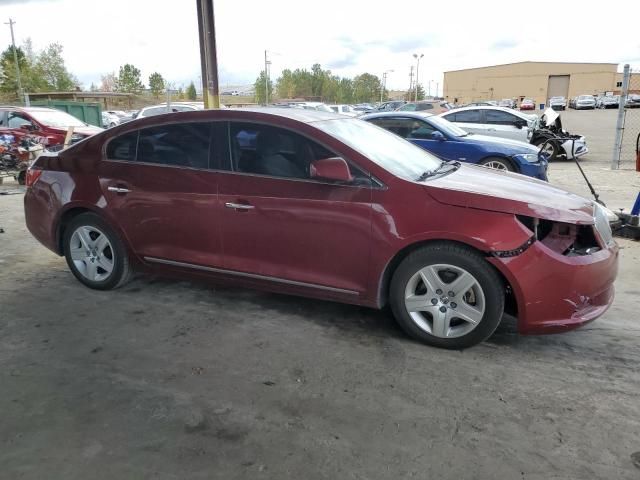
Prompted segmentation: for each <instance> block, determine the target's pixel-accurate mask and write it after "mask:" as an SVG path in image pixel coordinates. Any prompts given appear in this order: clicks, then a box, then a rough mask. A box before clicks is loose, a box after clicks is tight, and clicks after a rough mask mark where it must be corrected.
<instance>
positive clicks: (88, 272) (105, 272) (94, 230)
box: [63, 213, 131, 290]
mask: <svg viewBox="0 0 640 480" xmlns="http://www.w3.org/2000/svg"><path fill="white" fill-rule="evenodd" d="M63 242H64V254H65V258H66V260H67V265H69V268H70V269H71V272H72V273H73V274H74V276H75V277H76V278H77V279H78V280H80V282H82V283H83V284H85V285H86V286H87V287H90V288H95V289H98V290H109V289H112V288H117V287H119V286H121V285H124V283H126V282H127V281H128V279H129V277H130V275H131V267H130V265H129V259H128V256H127V252H126V249H125V248H124V245H123V244H122V242H121V241H120V239H119V238H118V236H117V235H116V233H115V232H114V231H113V230H112V229H111V227H109V225H107V224H106V222H104V221H103V220H102V219H101V218H100V217H99V216H98V215H96V214H94V213H83V214H81V215H78V216H77V217H75V218H74V219H73V220H72V221H71V223H70V224H69V225H68V226H67V227H66V229H65V234H64V239H63Z"/></svg>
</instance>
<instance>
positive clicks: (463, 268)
mask: <svg viewBox="0 0 640 480" xmlns="http://www.w3.org/2000/svg"><path fill="white" fill-rule="evenodd" d="M474 108H478V109H485V108H488V107H474ZM498 111H500V112H503V113H509V114H510V115H513V116H514V118H515V120H512V119H510V121H513V122H517V123H518V125H519V126H515V127H514V128H515V129H520V130H524V131H525V132H527V131H528V129H529V120H528V119H525V121H524V122H523V121H522V118H520V116H522V115H525V114H522V113H520V112H516V111H513V110H509V109H499V110H498ZM468 112H471V110H451V111H450V112H447V113H444V114H441V115H442V116H433V115H429V114H427V113H422V112H392V113H376V114H374V115H370V116H368V117H364V118H365V120H367V121H362V120H360V119H355V118H349V117H348V116H345V115H337V114H336V113H334V112H331V113H328V112H323V111H316V110H309V111H302V109H300V108H264V109H247V110H241V109H238V110H233V111H231V110H224V109H219V110H207V111H197V110H191V111H184V112H177V113H168V114H166V115H157V116H149V117H143V118H140V119H138V120H136V121H134V122H129V123H126V124H123V125H119V126H116V127H114V128H110V129H108V130H106V131H103V132H100V133H98V134H96V135H94V136H92V137H91V138H88V139H86V140H85V141H82V142H79V143H78V144H76V145H74V146H72V147H71V148H68V149H66V150H63V151H61V152H59V153H51V154H44V155H42V156H40V157H39V158H38V159H37V160H36V161H35V163H34V164H33V165H32V167H31V168H30V169H29V171H28V173H27V191H26V194H25V198H24V205H25V219H26V225H27V227H28V229H29V231H30V232H31V233H32V234H33V235H34V237H35V238H36V239H37V240H39V241H40V242H41V243H42V244H43V245H45V246H46V247H47V248H49V249H50V250H52V251H53V252H55V253H56V254H58V255H61V256H64V257H65V258H66V262H67V265H68V267H69V269H70V271H71V272H72V273H73V275H74V276H75V277H76V278H77V279H78V280H79V281H80V282H81V283H82V284H84V285H86V286H87V287H90V288H93V289H98V290H109V289H113V288H117V287H119V286H121V285H123V284H125V283H126V282H127V281H128V280H129V279H130V278H131V274H132V272H133V271H134V270H140V271H150V272H156V273H163V272H164V273H174V274H175V273H179V274H181V275H192V276H193V277H194V278H196V277H202V276H207V277H208V278H210V279H211V280H213V281H217V282H222V283H224V284H227V285H233V286H243V287H249V288H260V289H266V290H269V291H276V292H281V293H289V294H294V295H303V296H308V297H314V298H320V299H325V300H333V301H340V302H345V303H352V304H356V305H363V306H367V307H372V308H382V307H384V306H385V305H390V307H391V311H392V312H393V315H394V316H395V318H396V319H397V321H398V323H399V324H400V325H401V327H402V328H403V329H404V330H405V331H406V332H407V333H408V334H409V335H411V336H412V337H414V338H416V339H418V340H420V341H422V342H424V343H427V344H429V345H433V346H437V347H443V348H456V349H460V348H465V347H469V346H472V345H474V344H477V343H479V342H482V341H483V340H485V339H486V338H488V337H489V336H490V335H491V334H492V333H493V332H494V330H495V329H496V327H497V326H498V324H499V323H500V320H501V318H502V316H503V313H505V312H507V313H509V314H512V315H514V316H515V317H517V320H518V330H519V331H520V332H522V333H551V332H560V331H567V330H570V329H573V328H576V327H579V326H581V325H583V324H585V323H587V322H590V321H592V320H594V319H596V318H597V317H599V316H600V315H602V314H603V313H604V312H605V311H606V310H607V309H608V307H609V306H610V305H611V303H612V301H613V295H614V287H613V283H614V280H615V277H616V273H617V265H618V246H617V245H616V243H615V241H614V240H613V238H612V234H611V229H610V227H609V216H610V215H611V213H610V212H609V211H607V210H606V209H605V208H604V207H602V206H600V205H599V204H597V203H594V202H593V201H590V200H586V199H584V198H581V197H579V196H577V195H574V194H571V193H569V192H566V191H564V190H562V189H559V188H556V187H553V186H551V185H549V184H547V183H546V182H542V181H539V180H535V179H532V178H527V177H525V176H523V175H517V174H515V173H511V172H508V171H506V170H507V169H506V168H504V169H502V171H499V170H496V169H491V168H484V167H478V166H475V165H468V164H466V163H463V162H462V161H461V159H462V160H464V161H466V160H467V159H471V158H476V159H477V158H480V156H481V155H484V154H485V153H486V154H489V155H490V157H489V158H491V157H493V158H494V160H492V161H494V162H497V161H498V160H500V163H501V164H502V165H503V166H504V165H507V164H506V160H507V159H508V160H509V162H511V160H514V161H515V160H516V159H514V157H520V158H518V159H517V160H518V163H517V165H518V166H519V168H527V167H529V166H530V167H532V168H536V167H535V164H539V165H538V167H537V168H542V166H543V162H542V161H541V160H540V155H541V154H540V153H539V152H537V151H535V152H534V150H528V148H530V147H527V149H524V146H523V145H520V144H518V145H515V144H514V145H515V146H514V148H516V149H520V148H523V149H524V150H518V152H521V153H514V151H508V150H505V149H506V148H507V146H508V145H509V144H508V143H506V142H497V141H496V140H495V139H492V138H478V137H480V136H479V135H476V134H468V132H465V131H463V130H462V129H460V128H458V127H456V126H454V125H452V124H450V123H448V122H447V121H446V120H445V118H447V117H448V116H450V115H452V114H453V115H454V118H453V119H456V118H455V115H458V114H460V113H467V114H469V115H471V114H472V113H468ZM497 117H502V118H503V119H505V117H504V116H498V115H495V114H494V113H491V112H486V111H484V110H482V111H481V112H480V119H481V120H482V121H487V120H491V119H493V118H497ZM504 121H505V122H506V119H505V120H504ZM372 123H377V124H378V125H380V126H382V127H383V128H379V127H377V126H375V125H373V124H372ZM490 125H502V123H495V124H490ZM387 130H391V132H393V133H391V132H389V131H387ZM474 137H475V138H474ZM438 149H440V150H439V151H440V154H439V156H440V157H442V158H439V157H438V156H436V155H433V154H431V153H429V150H433V151H436V150H438ZM456 150H457V151H456ZM482 152H485V153H482ZM472 156H473V157H472ZM443 158H447V160H443ZM502 162H505V163H502ZM479 163H483V162H482V161H481V162H479ZM488 163H489V162H484V164H485V165H487V164H488ZM513 165H515V164H513ZM534 176H535V175H534ZM167 185H170V186H171V188H166V186H167Z"/></svg>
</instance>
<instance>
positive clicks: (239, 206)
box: [224, 202, 256, 210]
mask: <svg viewBox="0 0 640 480" xmlns="http://www.w3.org/2000/svg"><path fill="white" fill-rule="evenodd" d="M224 206H225V207H227V208H233V209H235V210H251V209H253V208H256V207H254V206H253V205H247V204H246V203H233V202H227V203H225V204H224Z"/></svg>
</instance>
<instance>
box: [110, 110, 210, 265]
mask: <svg viewBox="0 0 640 480" xmlns="http://www.w3.org/2000/svg"><path fill="white" fill-rule="evenodd" d="M218 125H220V126H222V124H216V123H213V124H212V123H205V122H200V123H181V124H169V125H162V126H157V127H149V128H144V129H141V130H139V131H133V132H130V133H127V134H124V135H121V136H120V137H116V138H114V139H113V140H111V141H110V142H109V143H108V144H107V149H106V157H107V158H106V159H104V160H103V161H102V162H101V165H100V168H99V172H100V173H99V174H100V183H101V187H102V191H103V194H104V197H105V199H106V202H107V209H108V210H110V213H111V215H112V216H113V218H115V219H116V221H117V222H118V223H119V224H120V226H121V227H122V229H123V231H124V233H125V235H126V237H127V239H128V241H129V243H130V244H131V246H132V248H133V250H134V251H135V253H136V254H137V255H139V256H140V257H142V258H145V259H146V260H147V261H150V262H164V263H166V262H181V263H188V264H197V265H206V266H218V267H219V266H220V265H221V263H222V260H221V258H222V255H221V254H222V249H221V243H220V232H219V222H220V218H219V209H218V203H217V191H216V189H217V184H216V180H217V179H216V177H217V173H216V172H215V171H212V170H210V169H209V165H210V163H211V164H213V161H214V158H213V156H214V155H216V152H217V149H216V148H215V147H216V143H220V142H217V141H216V140H215V138H216V131H217V129H218ZM212 134H213V137H214V141H213V142H211V138H212Z"/></svg>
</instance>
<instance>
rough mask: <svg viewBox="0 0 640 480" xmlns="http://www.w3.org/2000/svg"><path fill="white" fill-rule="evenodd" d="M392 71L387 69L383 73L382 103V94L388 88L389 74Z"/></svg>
mask: <svg viewBox="0 0 640 480" xmlns="http://www.w3.org/2000/svg"><path fill="white" fill-rule="evenodd" d="M392 72H393V70H387V71H385V72H384V73H383V74H382V85H381V88H380V103H382V95H383V94H384V91H385V89H386V88H387V74H389V73H392Z"/></svg>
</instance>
